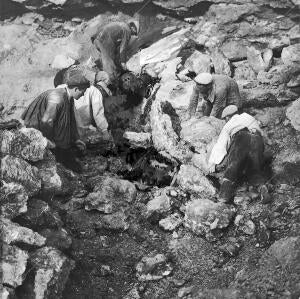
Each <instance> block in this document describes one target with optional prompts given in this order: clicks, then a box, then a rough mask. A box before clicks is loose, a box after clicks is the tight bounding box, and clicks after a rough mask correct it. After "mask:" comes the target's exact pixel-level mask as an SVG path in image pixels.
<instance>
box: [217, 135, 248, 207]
mask: <svg viewBox="0 0 300 299" xmlns="http://www.w3.org/2000/svg"><path fill="white" fill-rule="evenodd" d="M249 145H250V136H249V135H248V134H247V132H246V131H240V132H238V133H237V134H236V135H235V136H234V137H233V140H232V143H231V146H230V148H229V151H228V156H227V167H226V170H225V174H224V179H223V181H222V183H221V187H220V196H219V198H220V201H223V202H229V201H231V200H232V199H233V197H234V194H235V189H236V183H237V181H238V180H239V179H240V177H241V176H242V174H243V170H244V168H245V166H246V163H247V156H248V152H249Z"/></svg>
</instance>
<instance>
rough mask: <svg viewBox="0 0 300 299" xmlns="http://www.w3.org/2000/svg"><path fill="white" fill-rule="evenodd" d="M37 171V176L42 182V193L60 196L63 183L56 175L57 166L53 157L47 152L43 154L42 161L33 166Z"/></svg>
mask: <svg viewBox="0 0 300 299" xmlns="http://www.w3.org/2000/svg"><path fill="white" fill-rule="evenodd" d="M35 166H36V167H37V168H38V170H39V175H40V178H41V181H42V191H43V192H44V193H52V194H60V193H61V190H62V187H63V182H62V179H61V177H60V176H59V174H58V173H57V171H58V169H57V165H56V160H55V157H54V155H53V154H52V153H51V152H50V151H48V152H47V153H46V154H45V157H44V160H43V161H39V162H37V163H36V164H35Z"/></svg>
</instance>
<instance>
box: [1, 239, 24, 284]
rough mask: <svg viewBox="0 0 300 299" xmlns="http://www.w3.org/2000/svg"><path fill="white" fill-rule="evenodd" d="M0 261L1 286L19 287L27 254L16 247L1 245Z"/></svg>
mask: <svg viewBox="0 0 300 299" xmlns="http://www.w3.org/2000/svg"><path fill="white" fill-rule="evenodd" d="M1 259H2V261H1V269H2V277H1V278H2V279H1V282H2V284H5V285H8V286H11V287H13V288H15V287H17V286H19V285H21V284H22V282H23V279H24V272H25V270H26V265H27V260H28V253H27V252H26V251H24V250H21V249H19V248H18V247H16V246H10V245H7V244H5V243H3V244H2V253H1Z"/></svg>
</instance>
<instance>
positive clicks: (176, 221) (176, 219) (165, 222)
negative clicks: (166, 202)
mask: <svg viewBox="0 0 300 299" xmlns="http://www.w3.org/2000/svg"><path fill="white" fill-rule="evenodd" d="M182 222H183V220H182V218H181V217H180V216H179V215H178V214H177V213H176V214H172V215H170V216H168V217H167V218H164V219H161V220H160V221H159V226H160V227H162V228H163V229H164V230H166V231H173V230H175V229H176V228H177V227H179V226H180V225H181V224H182Z"/></svg>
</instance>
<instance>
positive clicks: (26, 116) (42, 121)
mask: <svg viewBox="0 0 300 299" xmlns="http://www.w3.org/2000/svg"><path fill="white" fill-rule="evenodd" d="M89 85H90V83H89V81H88V80H87V79H86V77H85V75H84V73H83V71H82V70H81V69H79V68H71V69H69V70H68V71H67V73H66V86H65V87H63V88H56V89H51V90H47V91H45V92H43V93H42V94H40V95H39V96H38V97H37V98H36V99H35V100H34V101H33V102H32V103H31V104H30V105H29V106H28V107H27V109H26V110H25V111H24V113H23V115H22V119H23V120H24V124H25V126H26V127H29V128H35V129H37V130H40V131H41V132H42V133H43V135H44V136H45V137H46V138H47V139H48V140H49V141H50V143H51V145H52V148H53V149H52V151H53V152H54V154H55V156H56V160H57V161H58V162H61V163H63V164H64V165H65V166H66V167H67V168H69V169H72V170H74V171H76V172H81V165H80V164H79V162H77V161H76V159H75V155H74V153H73V151H72V146H76V147H77V148H79V149H80V150H84V149H85V144H84V143H83V142H82V141H81V140H80V139H79V134H78V131H77V126H76V121H75V115H74V99H75V100H78V99H79V98H80V97H81V96H82V95H83V94H84V92H85V90H86V89H87V88H88V87H89Z"/></svg>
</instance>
